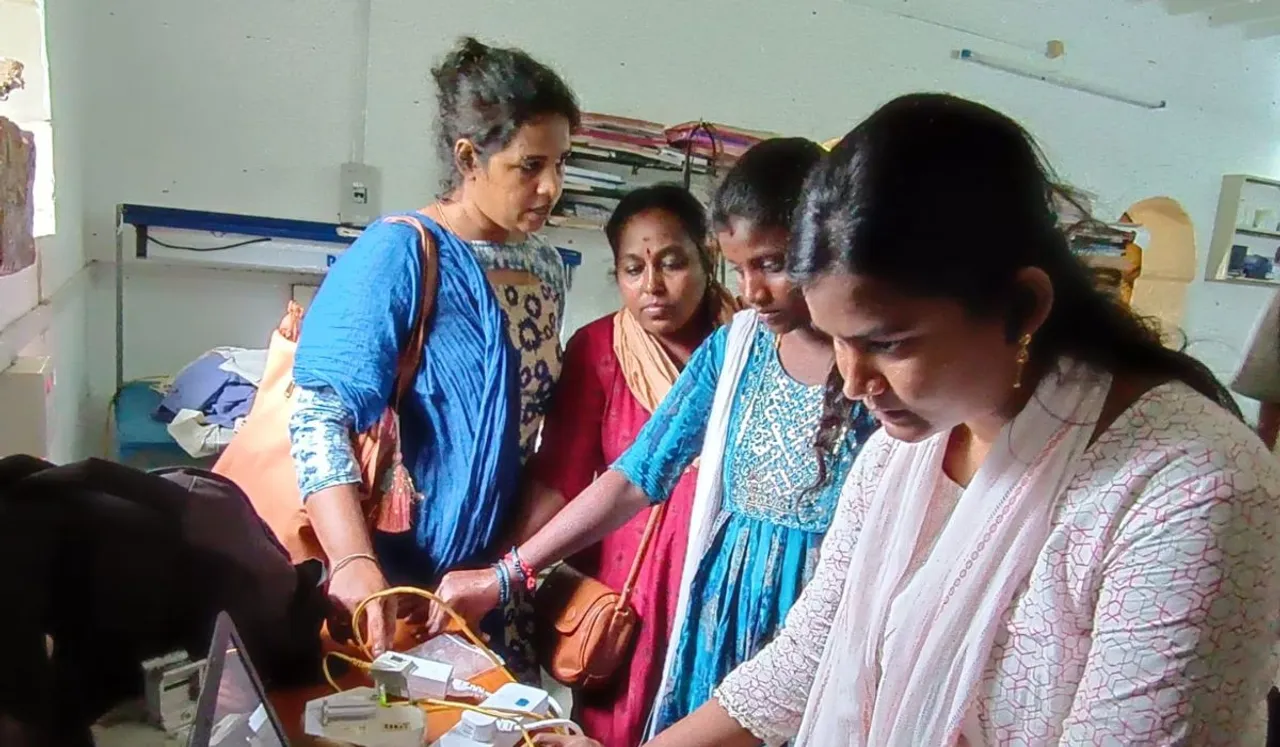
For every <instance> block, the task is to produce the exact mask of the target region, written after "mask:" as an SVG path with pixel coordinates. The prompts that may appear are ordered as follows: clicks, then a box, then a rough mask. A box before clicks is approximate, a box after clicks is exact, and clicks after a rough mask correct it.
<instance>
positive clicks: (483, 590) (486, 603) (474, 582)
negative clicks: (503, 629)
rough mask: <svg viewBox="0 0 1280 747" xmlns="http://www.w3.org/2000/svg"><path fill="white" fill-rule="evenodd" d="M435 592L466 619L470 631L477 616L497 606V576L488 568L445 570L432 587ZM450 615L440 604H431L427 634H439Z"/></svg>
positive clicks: (476, 625)
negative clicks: (438, 584) (442, 576)
mask: <svg viewBox="0 0 1280 747" xmlns="http://www.w3.org/2000/svg"><path fill="white" fill-rule="evenodd" d="M436 596H438V597H440V599H441V600H442V601H443V602H444V603H445V604H447V605H449V606H450V607H451V608H453V611H454V612H457V613H458V614H459V615H461V616H462V619H463V620H466V621H467V627H469V628H471V630H472V631H474V630H476V628H477V627H478V626H479V625H480V620H481V619H482V618H483V617H484V616H485V615H487V614H488V613H489V612H490V611H491V610H492V609H493V608H494V607H497V606H498V576H497V573H496V572H495V571H494V569H492V568H481V569H479V570H475V571H453V572H452V573H447V574H445V577H444V579H443V580H442V581H441V582H440V588H439V589H437V590H436ZM452 620H453V618H452V617H450V616H449V614H448V613H447V612H445V611H444V610H443V609H442V608H441V607H440V605H438V604H433V605H431V614H430V615H428V617H427V630H426V634H427V637H431V636H436V635H440V634H441V633H444V632H445V631H446V630H448V628H449V623H450V622H452Z"/></svg>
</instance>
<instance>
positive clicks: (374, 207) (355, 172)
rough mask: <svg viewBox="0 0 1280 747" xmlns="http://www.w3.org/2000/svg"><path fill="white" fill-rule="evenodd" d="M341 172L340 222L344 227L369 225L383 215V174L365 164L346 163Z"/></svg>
mask: <svg viewBox="0 0 1280 747" xmlns="http://www.w3.org/2000/svg"><path fill="white" fill-rule="evenodd" d="M339 171H340V177H339V185H338V186H339V189H341V193H340V194H339V202H338V222H339V223H341V224H343V225H344V226H367V225H369V224H370V223H372V222H373V221H374V219H376V218H377V217H378V215H379V214H380V213H381V211H380V210H379V208H378V204H379V202H380V201H381V198H382V176H381V174H379V173H378V170H377V169H376V168H374V167H372V166H369V165H367V164H363V163H344V164H342V168H341V169H340V170H339Z"/></svg>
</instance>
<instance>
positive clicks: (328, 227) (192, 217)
mask: <svg viewBox="0 0 1280 747" xmlns="http://www.w3.org/2000/svg"><path fill="white" fill-rule="evenodd" d="M120 219H121V221H123V222H124V223H125V224H127V225H130V226H148V227H151V228H176V229H182V230H187V231H210V232H213V233H226V234H237V235H241V236H258V237H262V238H270V239H290V240H293V241H314V242H319V243H324V244H340V245H344V246H345V245H348V244H350V243H352V242H353V241H355V238H353V237H351V236H342V235H340V234H339V233H338V230H339V229H340V228H343V226H340V225H338V224H337V223H321V222H319V221H310V220H293V219H291V218H268V217H265V216H259V215H239V214H236V213H214V212H209V211H207V210H186V209H184V208H168V207H156V206H154V205H132V204H124V205H121V206H120ZM556 250H557V251H559V252H560V257H561V259H563V260H564V263H565V265H566V266H568V267H577V266H579V265H581V264H582V252H578V251H574V250H573V249H564V248H561V247H556Z"/></svg>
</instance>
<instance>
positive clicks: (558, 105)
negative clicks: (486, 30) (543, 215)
mask: <svg viewBox="0 0 1280 747" xmlns="http://www.w3.org/2000/svg"><path fill="white" fill-rule="evenodd" d="M431 77H432V78H434V79H435V82H436V106H437V109H438V110H439V114H438V117H439V119H438V122H437V128H436V129H437V133H436V135H437V140H436V147H437V149H438V150H439V154H440V159H441V161H442V162H444V163H446V164H448V165H449V170H448V175H447V176H446V177H445V179H444V189H445V190H446V191H450V190H453V189H454V188H456V187H457V186H458V185H459V184H460V183H461V180H462V174H461V173H459V171H458V166H457V164H456V163H454V158H453V147H454V143H456V142H457V141H459V140H462V139H464V138H465V139H467V140H470V141H471V143H472V145H474V146H475V149H476V153H477V154H478V155H479V157H480V158H481V159H482V160H483V159H485V158H486V157H488V156H490V155H492V154H493V153H496V152H497V151H500V150H502V149H503V148H506V147H507V146H508V145H510V144H511V139H512V138H514V137H515V135H516V132H518V131H519V130H520V128H521V127H522V126H524V125H525V124H526V123H527V122H529V121H530V120H532V119H537V118H538V117H542V116H546V115H548V114H558V115H560V116H562V117H564V118H565V119H567V120H569V126H570V127H573V128H575V129H576V128H577V126H578V123H579V121H580V120H581V118H582V113H581V110H580V108H579V107H578V99H577V97H576V96H574V94H573V91H572V90H571V89H570V88H569V86H568V84H567V83H565V82H564V80H562V79H561V78H560V76H559V75H557V74H556V73H555V71H554V70H552V69H551V68H549V67H547V66H546V65H544V64H542V63H541V62H538V61H537V60H535V59H533V58H532V57H530V56H529V55H528V54H526V53H525V52H523V51H521V50H519V49H511V48H504V47H490V46H488V45H487V44H483V43H481V42H479V41H476V40H475V39H474V38H472V37H470V36H464V37H462V38H461V39H459V40H458V43H457V44H456V45H455V46H454V48H453V50H452V51H450V52H449V54H447V55H445V58H444V60H442V61H441V62H440V64H439V65H438V66H437V67H435V68H434V69H432V71H431Z"/></svg>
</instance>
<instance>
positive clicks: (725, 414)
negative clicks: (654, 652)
mask: <svg viewBox="0 0 1280 747" xmlns="http://www.w3.org/2000/svg"><path fill="white" fill-rule="evenodd" d="M758 326H759V320H758V319H757V317H756V312H755V311H752V310H750V309H748V310H747V311H740V312H738V313H737V314H735V315H734V316H733V321H732V322H731V323H730V324H729V330H728V333H727V338H728V339H727V340H726V341H725V351H724V364H723V365H722V366H721V368H720V377H719V378H718V379H717V380H716V394H715V399H714V400H713V401H712V404H711V417H710V419H709V420H708V421H707V434H706V436H705V437H704V438H703V441H702V455H701V456H700V457H699V460H700V464H699V466H698V481H697V483H696V485H695V488H694V494H693V510H692V513H691V515H690V521H689V545H688V547H687V548H686V549H685V553H684V570H683V571H681V574H680V596H679V597H678V601H677V602H676V616H675V622H674V624H673V625H672V627H671V631H672V636H671V640H670V641H669V642H668V644H667V655H666V660H665V661H664V663H663V667H662V684H661V685H659V686H658V697H657V699H656V700H655V701H654V704H653V706H652V710H651V713H650V716H649V726H648V728H647V730H646V732H647V733H646V737H645V739H646V741H647V740H648V739H652V738H653V731H654V729H655V727H656V724H655V718H656V716H657V712H658V705H659V704H660V703H662V701H663V699H664V698H666V696H667V694H668V693H670V692H671V689H672V687H673V686H674V678H675V677H678V676H679V672H674V671H673V670H674V669H675V667H676V644H677V640H678V639H679V637H680V633H681V631H682V630H683V629H684V623H685V618H687V617H688V615H689V594H690V589H691V588H692V586H693V577H694V575H695V574H696V573H697V572H698V566H699V564H701V562H702V556H703V555H704V554H705V553H706V551H707V547H708V546H709V545H710V544H711V535H712V533H713V531H714V530H715V525H716V518H717V517H718V516H719V515H720V506H721V503H722V496H721V493H722V491H723V488H724V475H723V472H724V452H725V445H726V444H727V442H728V439H729V414H730V412H732V410H733V399H734V395H735V394H736V393H737V391H738V381H739V380H740V379H741V378H742V372H743V370H744V369H745V368H746V367H747V358H749V357H750V356H751V344H752V341H753V340H755V337H756V328H757V327H758Z"/></svg>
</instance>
